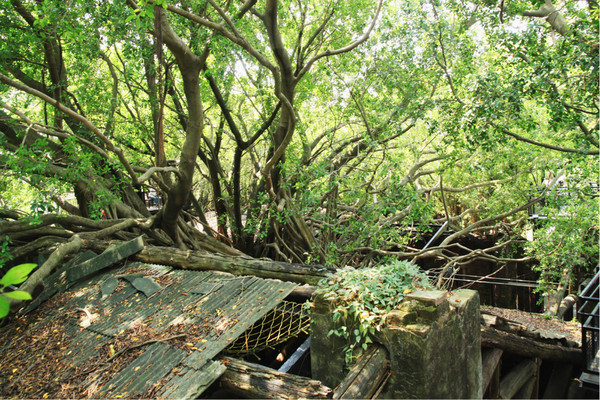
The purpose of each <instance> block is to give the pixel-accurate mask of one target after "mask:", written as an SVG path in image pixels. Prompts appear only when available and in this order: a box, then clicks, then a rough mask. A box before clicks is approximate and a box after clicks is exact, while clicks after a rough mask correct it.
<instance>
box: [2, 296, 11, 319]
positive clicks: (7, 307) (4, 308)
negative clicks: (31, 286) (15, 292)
mask: <svg viewBox="0 0 600 400" xmlns="http://www.w3.org/2000/svg"><path fill="white" fill-rule="evenodd" d="M9 311H10V305H9V304H8V301H7V300H6V299H5V298H4V297H2V296H0V318H4V317H6V316H7V315H8V312H9Z"/></svg>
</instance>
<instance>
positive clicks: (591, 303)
mask: <svg viewBox="0 0 600 400" xmlns="http://www.w3.org/2000/svg"><path fill="white" fill-rule="evenodd" d="M599 291H600V271H598V272H597V273H596V275H595V276H594V278H593V279H592V280H591V281H590V283H589V284H588V285H587V286H586V287H585V289H583V291H582V292H581V294H580V296H579V302H580V304H579V307H578V311H577V316H578V319H579V321H580V322H581V348H582V350H583V354H584V356H585V369H584V371H583V373H582V374H581V378H580V379H581V381H582V382H583V383H584V384H586V385H591V386H595V387H596V389H597V388H598V381H599V375H598V370H599V365H598V357H599V355H600V351H599V347H598V341H599V337H600V324H599V319H600V318H599V316H598V314H599V302H598V298H599Z"/></svg>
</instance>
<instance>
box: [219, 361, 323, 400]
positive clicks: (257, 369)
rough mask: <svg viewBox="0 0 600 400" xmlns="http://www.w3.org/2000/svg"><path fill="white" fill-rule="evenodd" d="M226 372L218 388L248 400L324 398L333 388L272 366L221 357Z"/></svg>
mask: <svg viewBox="0 0 600 400" xmlns="http://www.w3.org/2000/svg"><path fill="white" fill-rule="evenodd" d="M221 362H223V364H225V366H226V367H227V371H225V373H224V374H223V375H222V376H221V378H220V380H219V382H220V383H221V387H222V388H224V389H226V390H228V391H230V392H232V393H234V394H236V395H239V396H241V397H243V398H249V399H298V398H304V399H324V398H327V397H330V396H331V392H332V390H331V389H330V388H328V387H327V386H325V385H323V384H322V383H321V382H320V381H317V380H314V379H310V378H306V377H304V376H298V375H292V374H286V373H283V372H279V371H277V370H275V369H272V368H268V367H265V366H263V365H258V364H254V363H250V362H247V361H242V360H238V359H236V358H231V357H223V358H222V359H221Z"/></svg>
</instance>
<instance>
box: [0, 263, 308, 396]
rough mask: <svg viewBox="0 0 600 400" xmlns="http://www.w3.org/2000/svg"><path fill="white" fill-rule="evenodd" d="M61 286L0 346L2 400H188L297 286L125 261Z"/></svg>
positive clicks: (13, 325)
mask: <svg viewBox="0 0 600 400" xmlns="http://www.w3.org/2000/svg"><path fill="white" fill-rule="evenodd" d="M72 269H73V270H75V269H76V268H72ZM63 276H64V274H63ZM80 279H81V278H80ZM55 280H56V279H55ZM71 285H72V286H71ZM55 286H60V285H55ZM66 286H70V288H68V289H67V290H65V291H64V292H62V293H60V292H61V289H60V288H58V289H57V290H55V292H58V294H56V295H55V296H54V297H52V298H51V299H50V300H48V301H46V302H45V303H43V304H42V305H41V306H40V307H39V308H38V309H36V310H34V311H32V312H30V313H28V314H26V315H25V316H23V317H20V318H18V319H15V320H13V321H12V322H11V324H10V325H9V327H8V328H9V329H12V330H13V332H11V333H12V334H8V335H6V334H5V337H11V340H6V339H5V340H0V346H2V347H1V349H0V351H1V353H0V354H1V358H2V361H1V365H0V367H1V368H0V370H2V372H1V373H0V386H1V387H3V388H4V389H2V391H3V393H2V397H10V396H14V397H39V398H44V396H46V397H63V398H64V397H93V398H131V397H143V398H195V397H197V396H198V395H199V394H201V393H202V392H203V391H204V390H205V389H206V388H207V387H208V386H209V385H210V384H211V383H212V382H214V381H215V380H216V379H217V378H218V377H219V376H220V375H221V374H222V373H223V372H224V371H225V368H226V367H225V366H224V365H222V364H221V363H220V362H219V361H214V360H213V358H214V357H215V356H216V355H217V354H219V353H220V352H221V351H222V350H223V349H225V348H226V347H227V346H228V345H229V344H230V343H232V342H233V341H234V340H235V339H236V338H237V337H239V336H240V335H241V334H242V333H244V331H245V330H246V329H248V328H249V327H250V326H251V325H252V324H253V323H254V322H256V321H258V320H259V319H260V318H261V317H263V316H264V315H265V314H266V313H268V312H269V311H270V310H271V309H273V308H274V307H275V306H276V305H277V304H278V303H280V302H281V301H282V300H283V298H285V297H286V296H287V295H288V294H289V293H290V292H291V291H292V289H293V288H294V287H295V286H296V285H295V284H293V283H289V282H282V281H278V280H270V279H260V278H256V277H253V276H233V275H229V274H224V273H217V272H206V271H198V272H197V271H188V270H185V271H184V270H174V269H171V268H170V267H165V266H160V265H147V264H141V263H124V265H121V266H120V267H118V268H113V269H111V270H109V271H108V272H103V273H99V274H98V275H96V276H94V277H91V278H83V280H80V281H79V282H78V283H77V284H74V285H73V283H72V282H71V283H70V284H68V285H66ZM66 286H65V287H66ZM63 289H64V287H63ZM26 388H29V389H30V390H29V391H26V390H25V389H26Z"/></svg>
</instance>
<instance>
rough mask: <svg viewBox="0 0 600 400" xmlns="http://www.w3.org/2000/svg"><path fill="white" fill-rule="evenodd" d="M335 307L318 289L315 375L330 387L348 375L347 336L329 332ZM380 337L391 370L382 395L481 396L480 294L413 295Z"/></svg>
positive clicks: (314, 313)
mask: <svg viewBox="0 0 600 400" xmlns="http://www.w3.org/2000/svg"><path fill="white" fill-rule="evenodd" d="M334 308H335V307H334V306H333V302H329V301H327V300H325V299H324V298H323V297H322V296H321V295H319V293H318V292H317V294H316V296H315V298H314V300H313V308H312V314H311V316H312V323H311V325H312V341H311V363H312V374H313V378H314V379H319V380H321V381H322V382H323V383H324V384H325V385H327V386H329V387H335V386H337V385H338V384H339V383H340V382H341V381H342V380H343V379H344V375H345V371H344V368H345V365H344V352H343V348H344V346H345V345H346V343H345V340H344V339H342V338H340V337H338V336H335V335H329V336H328V332H329V331H330V330H331V329H336V328H338V327H339V325H337V324H334V323H333V321H332V314H333V309H334ZM339 323H340V322H339V321H338V324H339ZM376 340H377V342H379V343H380V344H382V345H383V346H385V347H386V348H387V350H388V352H389V354H390V366H391V370H392V375H391V377H390V379H389V380H388V382H387V384H386V386H385V387H384V388H383V391H382V392H381V393H380V397H381V398H481V396H482V393H481V343H480V329H479V295H478V293H477V292H475V291H473V290H458V291H456V292H454V293H452V294H448V293H446V292H442V291H421V292H414V293H411V294H410V295H408V296H407V297H406V299H405V300H404V302H403V303H402V304H401V305H400V306H399V307H398V308H397V309H396V310H393V311H392V312H390V313H388V314H387V315H386V317H385V322H384V325H383V328H382V329H381V331H380V332H379V333H378V334H377V335H376Z"/></svg>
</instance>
